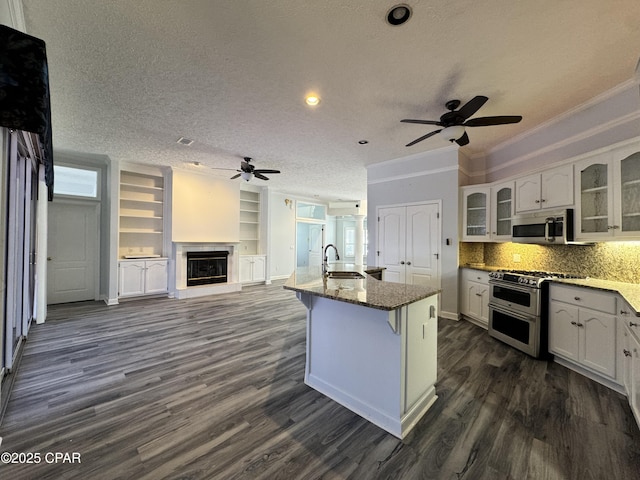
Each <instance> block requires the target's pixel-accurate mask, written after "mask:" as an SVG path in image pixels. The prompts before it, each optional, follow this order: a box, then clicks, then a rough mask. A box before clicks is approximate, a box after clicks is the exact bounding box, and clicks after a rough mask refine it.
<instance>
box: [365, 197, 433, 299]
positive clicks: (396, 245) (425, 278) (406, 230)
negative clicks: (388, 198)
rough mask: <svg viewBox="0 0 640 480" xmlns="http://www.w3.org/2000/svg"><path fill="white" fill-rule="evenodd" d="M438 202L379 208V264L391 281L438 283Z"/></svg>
mask: <svg viewBox="0 0 640 480" xmlns="http://www.w3.org/2000/svg"><path fill="white" fill-rule="evenodd" d="M439 212H440V206H439V204H438V203H427V204H418V205H405V206H395V207H383V208H380V209H379V210H378V250H377V252H376V253H377V258H378V266H380V267H384V268H385V269H386V270H385V272H384V279H385V280H386V281H390V282H398V283H408V284H413V285H425V286H429V287H438V286H439V284H440V271H439V270H440V253H439V248H440V224H439V218H440V214H439Z"/></svg>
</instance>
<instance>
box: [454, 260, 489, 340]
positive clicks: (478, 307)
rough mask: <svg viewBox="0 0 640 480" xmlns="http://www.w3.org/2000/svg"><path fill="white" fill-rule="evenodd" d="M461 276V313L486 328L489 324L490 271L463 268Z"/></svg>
mask: <svg viewBox="0 0 640 480" xmlns="http://www.w3.org/2000/svg"><path fill="white" fill-rule="evenodd" d="M460 277H461V284H462V285H461V289H460V313H462V314H463V315H464V316H465V317H468V318H469V319H471V320H474V321H475V323H478V324H480V325H481V326H483V327H485V328H486V327H487V326H488V325H489V273H488V272H485V271H482V270H473V269H470V268H463V269H462V270H461V273H460Z"/></svg>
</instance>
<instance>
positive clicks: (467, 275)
mask: <svg viewBox="0 0 640 480" xmlns="http://www.w3.org/2000/svg"><path fill="white" fill-rule="evenodd" d="M462 279H463V280H470V281H472V282H479V283H482V284H484V285H488V284H489V272H486V271H484V270H475V269H473V268H463V269H462Z"/></svg>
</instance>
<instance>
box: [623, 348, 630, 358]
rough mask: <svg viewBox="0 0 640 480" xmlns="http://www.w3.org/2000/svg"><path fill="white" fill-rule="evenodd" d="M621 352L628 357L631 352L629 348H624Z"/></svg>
mask: <svg viewBox="0 0 640 480" xmlns="http://www.w3.org/2000/svg"><path fill="white" fill-rule="evenodd" d="M622 353H624V356H625V357H630V356H631V352H630V351H629V350H627V349H626V348H625V349H624V350H622Z"/></svg>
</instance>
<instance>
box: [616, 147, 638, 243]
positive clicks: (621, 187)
mask: <svg viewBox="0 0 640 480" xmlns="http://www.w3.org/2000/svg"><path fill="white" fill-rule="evenodd" d="M613 167H614V172H615V176H616V188H617V190H618V192H619V194H618V195H616V198H615V206H616V207H617V208H616V222H615V224H616V225H617V226H618V228H616V229H615V236H617V237H621V238H634V239H638V238H640V145H638V144H633V145H630V146H627V147H626V148H620V149H616V150H614V151H613Z"/></svg>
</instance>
